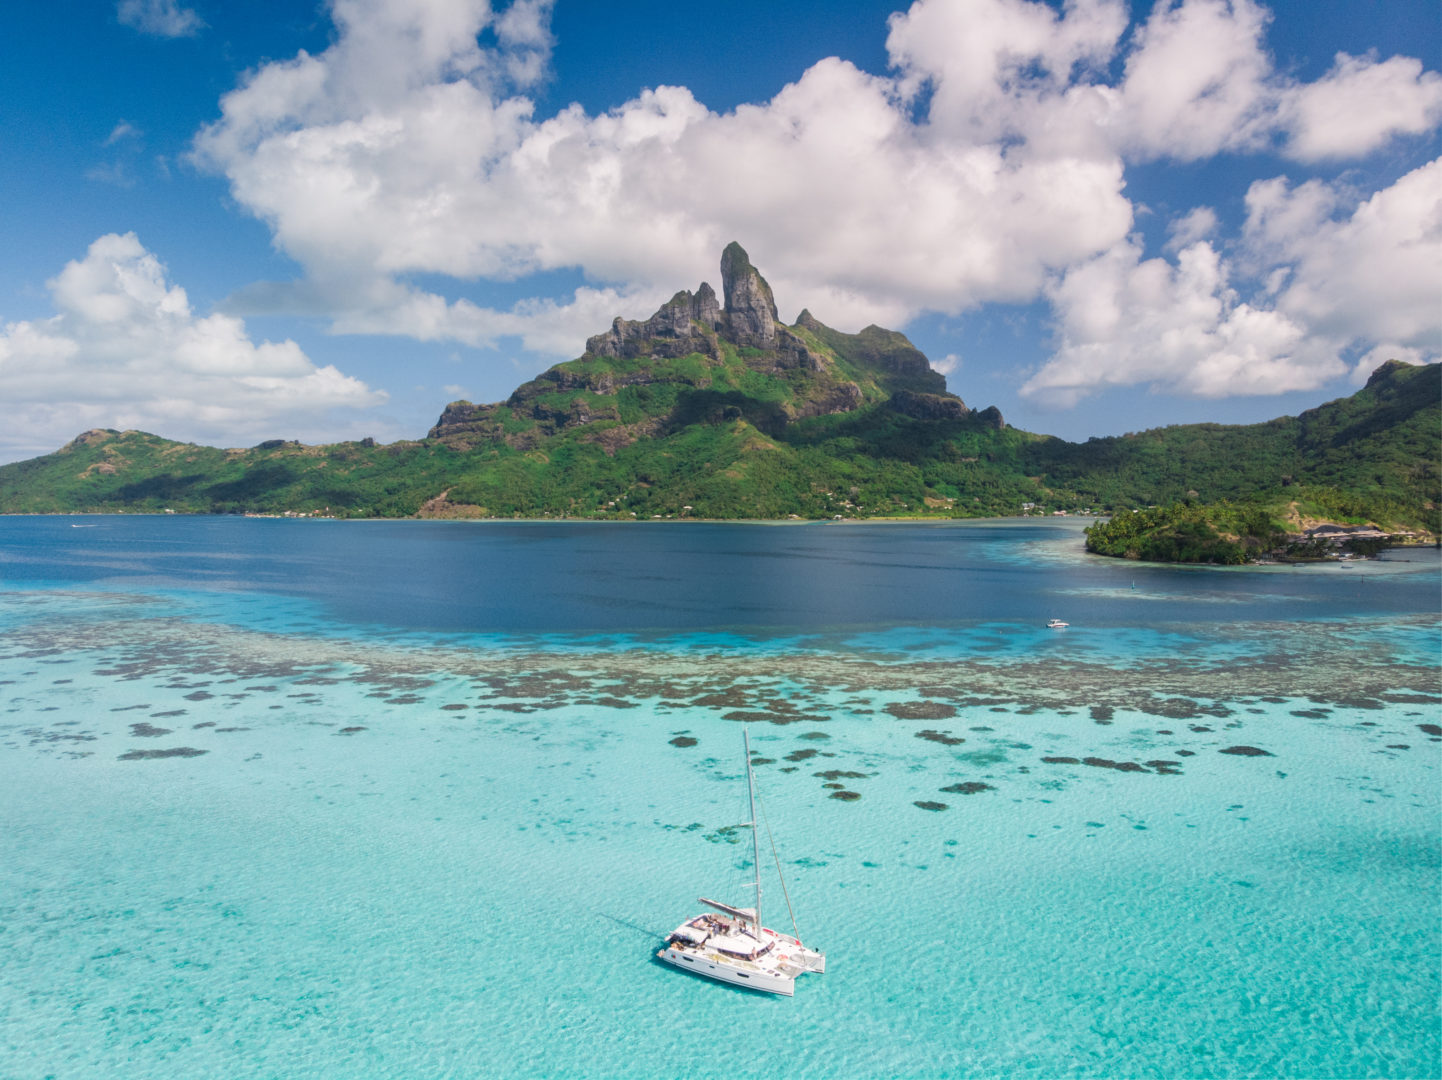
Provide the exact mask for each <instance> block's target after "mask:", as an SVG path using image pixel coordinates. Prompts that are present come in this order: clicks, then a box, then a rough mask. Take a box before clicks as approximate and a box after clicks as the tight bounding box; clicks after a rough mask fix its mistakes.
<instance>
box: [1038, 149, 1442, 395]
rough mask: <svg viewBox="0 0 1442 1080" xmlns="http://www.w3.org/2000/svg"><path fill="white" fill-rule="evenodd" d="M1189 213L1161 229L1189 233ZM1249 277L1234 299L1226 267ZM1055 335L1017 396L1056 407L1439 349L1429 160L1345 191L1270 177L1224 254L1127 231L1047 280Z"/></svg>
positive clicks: (1437, 208)
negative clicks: (1173, 250) (1137, 390)
mask: <svg viewBox="0 0 1442 1080" xmlns="http://www.w3.org/2000/svg"><path fill="white" fill-rule="evenodd" d="M1196 224H1197V223H1196V212H1195V211H1194V212H1193V213H1192V214H1189V215H1187V216H1186V217H1184V218H1183V219H1181V221H1180V222H1179V223H1178V226H1177V230H1176V235H1178V236H1185V235H1187V234H1189V233H1194V232H1195V231H1196ZM1237 278H1241V279H1244V280H1246V281H1251V282H1255V283H1256V284H1255V285H1254V286H1253V287H1252V289H1251V295H1250V297H1249V298H1247V297H1244V296H1243V294H1242V290H1241V288H1239V287H1238V284H1237V283H1235V282H1234V279H1237ZM1050 298H1051V301H1052V304H1053V307H1054V309H1055V311H1056V313H1057V318H1058V323H1059V337H1060V344H1059V348H1058V349H1057V352H1056V354H1055V355H1054V356H1053V357H1052V358H1051V359H1050V360H1049V361H1048V362H1047V363H1046V364H1044V365H1043V366H1042V368H1041V369H1040V370H1039V371H1038V372H1036V373H1035V374H1034V375H1033V376H1032V377H1031V379H1030V380H1029V381H1028V382H1027V383H1026V385H1025V386H1024V388H1023V390H1022V392H1023V394H1027V395H1034V396H1036V397H1037V398H1039V399H1040V400H1043V401H1051V402H1054V403H1056V404H1059V405H1069V404H1073V403H1075V402H1076V401H1077V400H1079V399H1080V398H1081V397H1083V396H1085V395H1087V394H1089V393H1092V392H1094V391H1096V390H1099V389H1101V388H1104V387H1106V386H1109V385H1136V384H1147V385H1150V386H1152V387H1154V388H1157V389H1162V390H1168V391H1173V392H1179V393H1187V394H1196V395H1201V396H1205V397H1218V396H1224V395H1230V394H1276V393H1282V392H1285V391H1288V390H1306V389H1312V388H1314V387H1317V386H1320V385H1322V383H1324V382H1326V381H1327V380H1328V379H1331V378H1334V377H1336V376H1338V375H1340V374H1343V373H1344V372H1345V371H1346V370H1347V369H1348V361H1347V356H1348V354H1357V355H1359V356H1360V359H1359V360H1357V361H1355V362H1354V364H1353V366H1352V370H1353V372H1354V375H1355V377H1357V378H1359V379H1365V378H1366V376H1367V374H1369V373H1370V372H1371V370H1372V369H1373V368H1375V367H1376V365H1377V364H1379V363H1381V362H1382V361H1383V360H1386V359H1389V358H1396V359H1401V360H1408V361H1410V362H1420V361H1427V360H1431V359H1433V358H1435V357H1436V356H1438V354H1439V353H1442V161H1434V162H1431V163H1430V164H1428V165H1425V166H1423V167H1422V168H1419V169H1417V170H1415V171H1413V172H1411V173H1409V174H1407V175H1406V176H1403V177H1402V178H1401V179H1400V180H1398V181H1397V182H1396V183H1395V184H1393V185H1392V186H1390V187H1388V188H1385V189H1383V190H1382V191H1379V192H1377V193H1376V194H1374V195H1372V196H1371V197H1370V198H1367V199H1364V200H1362V201H1361V202H1351V203H1349V202H1348V195H1347V193H1346V191H1345V189H1344V188H1343V187H1342V186H1341V185H1335V184H1328V183H1324V182H1322V181H1318V180H1312V181H1308V182H1307V183H1305V184H1301V185H1299V186H1297V187H1292V186H1291V185H1290V184H1289V183H1288V181H1287V179H1286V178H1285V177H1277V178H1275V179H1272V180H1266V181H1261V182H1258V183H1255V184H1253V185H1252V187H1251V189H1250V190H1249V191H1248V193H1247V221H1246V225H1245V227H1244V229H1243V237H1242V245H1241V247H1240V249H1239V250H1238V252H1237V255H1236V257H1235V258H1234V259H1227V258H1224V257H1223V256H1222V255H1221V254H1220V253H1219V252H1218V251H1217V250H1216V249H1214V248H1213V246H1212V245H1211V244H1210V243H1209V242H1207V241H1204V240H1197V241H1194V242H1192V243H1190V244H1188V245H1186V246H1183V247H1182V248H1181V250H1180V251H1179V252H1178V254H1177V256H1176V261H1175V262H1170V261H1168V260H1167V259H1163V258H1155V259H1145V258H1143V256H1142V250H1141V248H1140V246H1139V245H1138V244H1137V242H1136V241H1134V240H1128V241H1126V242H1125V243H1123V244H1120V245H1118V246H1117V247H1115V248H1113V249H1112V250H1110V251H1108V252H1106V253H1105V254H1103V255H1101V256H1099V257H1097V258H1095V259H1093V260H1091V261H1089V262H1087V263H1084V264H1082V265H1080V266H1077V267H1075V268H1072V269H1070V270H1068V271H1067V272H1066V273H1065V274H1064V275H1062V276H1061V277H1060V278H1059V279H1057V281H1055V282H1054V283H1053V285H1052V288H1051V292H1050Z"/></svg>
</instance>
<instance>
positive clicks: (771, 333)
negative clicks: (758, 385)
mask: <svg viewBox="0 0 1442 1080" xmlns="http://www.w3.org/2000/svg"><path fill="white" fill-rule="evenodd" d="M721 291H722V294H723V295H724V296H725V297H726V329H727V331H728V333H727V337H728V338H729V339H730V340H731V341H734V342H735V343H736V344H737V345H750V346H751V347H753V348H757V349H774V348H775V347H776V325H777V323H778V322H779V321H780V320H779V318H778V316H777V314H776V299H775V297H773V296H772V295H771V286H770V285H768V284H767V283H766V279H765V278H764V277H762V276H761V274H760V272H759V271H757V269H756V267H754V266H752V265H751V260H750V259H749V258H748V257H747V255H746V252H745V250H744V249H743V248H742V247H741V245H740V244H738V243H736V241H734V240H733V241H731V243H729V244H727V245H726V250H725V251H723V252H722V253H721Z"/></svg>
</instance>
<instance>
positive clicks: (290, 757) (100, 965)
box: [0, 594, 1442, 1080]
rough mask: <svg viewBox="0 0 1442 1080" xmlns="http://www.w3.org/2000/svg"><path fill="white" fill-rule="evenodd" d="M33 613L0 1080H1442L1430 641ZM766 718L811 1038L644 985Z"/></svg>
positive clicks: (727, 849) (739, 850)
mask: <svg viewBox="0 0 1442 1080" xmlns="http://www.w3.org/2000/svg"><path fill="white" fill-rule="evenodd" d="M7 603H8V604H10V605H11V607H10V609H9V612H8V613H9V616H10V618H9V619H8V621H6V622H5V623H4V624H3V625H4V626H5V631H4V634H3V638H0V679H3V680H5V681H4V682H3V683H0V772H3V775H4V777H5V780H4V783H3V784H0V817H3V821H4V822H5V829H4V830H3V831H0V1076H3V1077H6V1078H25V1080H29V1078H40V1077H67V1078H68V1077H73V1078H82V1077H83V1078H91V1077H100V1076H104V1077H109V1078H113V1080H131V1078H142V1077H155V1078H161V1077H165V1078H171V1077H199V1076H215V1077H220V1076H224V1077H233V1078H249V1077H287V1078H290V1077H417V1076H426V1077H476V1076H551V1077H649V1076H654V1077H678V1076H687V1077H713V1076H714V1077H723V1076H724V1077H737V1076H758V1077H788V1078H790V1077H837V1076H847V1077H872V1076H874V1077H883V1076H885V1077H942V1076H955V1077H969V1076H985V1077H992V1076H1006V1077H1055V1076H1106V1077H1179V1076H1197V1077H1201V1076H1207V1077H1242V1076H1294V1077H1324V1076H1399V1077H1400V1076H1432V1075H1437V1074H1438V1073H1439V1071H1442V1060H1439V1056H1442V1042H1439V1016H1438V1000H1439V991H1442V986H1439V975H1438V973H1439V963H1442V953H1439V933H1438V920H1437V912H1438V909H1439V902H1442V895H1439V843H1438V832H1439V830H1438V823H1439V806H1438V790H1439V785H1438V758H1439V753H1438V751H1439V745H1442V744H1439V741H1438V735H1439V734H1442V732H1438V731H1437V730H1436V729H1435V728H1434V727H1431V725H1436V724H1437V723H1438V722H1439V716H1438V711H1439V710H1438V704H1437V702H1438V696H1437V691H1438V688H1437V686H1436V685H1435V684H1436V671H1435V664H1432V663H1429V662H1427V660H1426V658H1427V656H1428V654H1429V651H1430V650H1432V648H1433V646H1434V645H1435V640H1436V625H1435V620H1417V619H1414V620H1412V622H1410V623H1406V622H1403V623H1398V622H1397V621H1391V622H1389V623H1388V624H1386V625H1381V624H1379V625H1377V626H1375V627H1373V628H1372V629H1371V632H1370V633H1371V636H1370V637H1369V636H1368V631H1367V628H1366V627H1362V628H1361V629H1359V627H1358V626H1357V625H1347V626H1342V625H1337V626H1328V625H1324V624H1317V625H1314V626H1311V627H1309V628H1307V632H1306V634H1305V635H1304V634H1302V633H1300V632H1289V631H1288V630H1287V629H1286V628H1278V627H1253V628H1251V630H1249V631H1247V632H1246V633H1244V634H1241V636H1236V635H1233V636H1232V637H1231V638H1229V639H1228V640H1226V641H1220V640H1218V641H1212V642H1209V643H1207V644H1206V647H1201V646H1200V645H1198V644H1197V643H1195V642H1192V643H1191V645H1190V646H1188V643H1187V642H1185V641H1184V640H1183V639H1181V638H1178V637H1176V636H1175V635H1171V636H1168V635H1161V636H1159V637H1157V638H1155V639H1154V640H1152V642H1151V645H1150V646H1148V645H1147V644H1146V643H1145V642H1143V641H1142V640H1141V639H1140V638H1138V639H1136V640H1132V641H1130V643H1129V644H1127V645H1126V651H1125V654H1122V653H1118V652H1117V651H1116V649H1117V648H1118V646H1116V645H1115V644H1114V643H1115V641H1116V640H1117V638H1116V637H1115V636H1113V637H1112V639H1111V640H1112V642H1113V644H1111V645H1108V646H1107V647H1106V648H1102V647H1100V646H1097V647H1093V645H1092V644H1091V643H1089V642H1088V639H1087V637H1086V634H1085V631H1082V632H1081V633H1080V634H1078V633H1076V632H1075V631H1074V632H1072V637H1071V638H1070V639H1069V640H1068V642H1067V644H1066V645H1065V647H1062V646H1057V645H1054V644H1053V643H1052V641H1051V640H1048V639H1045V638H1043V637H1042V636H1041V635H1040V634H1036V633H1035V632H1034V631H1032V630H1029V629H1023V628H1018V627H1006V626H994V627H985V628H980V629H978V630H976V631H975V632H974V633H975V636H974V639H973V640H972V641H971V642H970V643H969V644H970V646H972V647H974V648H973V650H972V652H971V654H970V655H969V657H958V656H950V657H940V656H938V655H936V654H935V651H934V650H933V651H930V652H929V651H928V648H927V645H926V642H925V641H923V640H920V639H911V640H907V639H904V638H902V637H897V638H894V639H893V640H891V642H890V645H891V646H892V647H891V648H890V649H880V648H874V649H869V650H868V651H847V650H845V649H844V648H839V647H832V648H828V649H824V650H823V649H814V648H813V649H809V650H808V649H800V648H791V647H788V648H780V647H777V648H773V649H764V648H763V649H752V650H730V651H721V650H714V649H708V648H707V647H706V646H705V643H704V642H701V643H698V642H696V641H691V642H689V643H687V644H686V645H685V646H684V647H681V646H679V645H678V646H677V647H674V648H671V647H667V645H666V644H665V643H664V642H662V643H655V642H652V643H649V644H647V645H646V646H645V647H639V646H634V645H629V646H628V645H626V644H625V643H620V644H618V643H615V642H611V643H598V642H590V643H588V642H586V641H584V640H577V641H575V642H572V643H570V644H569V645H568V646H567V647H565V648H558V647H554V643H552V646H551V647H548V648H544V649H540V648H535V647H533V645H527V644H525V643H513V644H512V645H510V646H508V647H500V646H496V647H484V646H481V645H477V644H475V643H471V644H468V645H462V644H456V643H454V642H451V643H446V642H440V641H437V642H434V643H432V645H431V646H430V647H422V644H420V643H418V642H417V641H416V640H407V641H392V642H387V641H383V640H378V639H372V640H357V639H347V638H344V637H338V636H332V637H320V636H317V635H315V634H313V633H302V632H299V631H298V632H296V633H295V634H293V635H287V634H286V633H284V632H279V631H258V630H255V629H253V628H251V629H245V628H242V627H238V626H236V625H224V624H221V623H206V622H199V621H196V620H195V619H193V618H174V617H166V616H164V615H163V613H157V612H156V611H155V610H152V609H151V607H148V606H147V605H145V604H137V603H133V602H131V601H129V600H125V599H124V598H120V597H116V596H98V595H97V596H89V597H87V596H84V595H64V596H62V595H59V594H33V595H28V596H19V595H11V596H9V597H8V598H7ZM22 609H23V610H22ZM37 611H38V614H37ZM97 612H100V614H101V615H103V617H97V614H96V613H97ZM39 615H45V616H46V617H39ZM1026 634H1033V635H1034V638H1035V640H1032V639H1030V638H1026V637H1025V635H1026ZM1248 635H1250V636H1248ZM1008 639H1009V640H1010V642H1011V644H1010V645H1008V644H1007V642H1008ZM988 641H991V642H992V644H991V645H990V646H988V644H987V642H988ZM1018 642H1020V644H1017V643H1018ZM873 644H875V643H873ZM1109 649H1110V650H1111V651H1108V650H1109ZM988 650H990V651H988ZM1348 650H1351V651H1350V652H1348ZM1339 656H1342V657H1343V661H1344V662H1338V657H1339ZM743 722H749V723H750V724H751V733H752V742H753V746H754V748H755V750H756V753H757V758H758V761H757V772H758V777H759V783H760V784H761V785H762V794H763V797H764V804H765V807H766V813H767V817H768V819H769V821H770V822H771V824H772V826H773V827H774V830H775V833H776V837H777V840H778V842H779V843H780V845H781V848H782V853H783V856H784V857H785V858H787V859H788V860H789V862H788V863H787V868H788V872H789V878H790V884H791V896H792V899H793V901H794V902H795V906H796V908H797V915H798V919H799V927H800V931H801V935H802V937H803V939H804V940H806V941H807V942H808V943H809V944H812V945H814V946H817V947H820V948H823V949H825V950H826V952H827V953H828V956H829V971H828V974H827V975H825V976H823V977H807V978H805V979H803V980H802V981H801V983H800V984H799V985H798V988H797V995H796V997H795V998H794V999H790V1000H785V999H776V998H771V997H767V996H761V995H755V994H750V993H747V992H744V991H739V990H734V989H731V988H728V987H725V986H721V985H719V984H714V983H710V982H705V981H702V980H699V979H693V978H689V977H687V976H685V975H684V974H681V973H678V972H676V971H675V970H673V969H671V968H669V967H666V966H664V965H661V964H659V963H657V962H655V961H654V960H653V959H652V954H653V953H654V951H655V950H656V948H657V947H658V946H659V944H660V940H661V938H662V937H663V936H664V934H665V933H666V932H667V931H668V930H669V929H671V928H672V927H673V926H674V925H675V924H676V923H677V922H679V921H680V920H681V919H682V918H683V917H686V916H688V915H690V914H692V913H693V912H694V910H695V908H696V905H695V898H696V897H697V896H700V895H716V894H718V893H721V894H728V895H737V894H738V890H737V888H736V886H737V884H738V883H740V882H744V881H746V880H750V878H749V876H748V873H747V868H746V863H747V856H748V854H749V843H745V842H743V841H745V840H746V839H747V837H746V834H745V832H744V830H737V829H735V828H733V826H734V825H735V824H736V823H737V822H740V821H743V820H745V810H744V805H743V797H744V796H743V790H742V787H741V784H740V777H741V761H740V745H741V732H740V725H741V723H743ZM768 902H769V903H770V904H771V905H772V906H771V908H770V911H771V913H772V916H774V917H768V921H769V922H772V924H773V925H785V921H786V917H785V911H784V904H782V903H781V899H780V896H779V892H778V891H777V890H776V889H774V888H770V891H769V892H768Z"/></svg>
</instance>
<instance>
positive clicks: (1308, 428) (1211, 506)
mask: <svg viewBox="0 0 1442 1080" xmlns="http://www.w3.org/2000/svg"><path fill="white" fill-rule="evenodd" d="M720 269H721V281H722V292H721V295H720V296H718V295H717V293H716V291H715V290H714V289H713V288H712V287H711V286H710V285H709V284H706V283H702V284H701V285H700V286H699V288H697V289H696V291H695V292H691V291H689V290H682V291H680V292H678V293H676V295H675V296H673V297H672V298H671V300H669V301H668V302H667V303H666V304H664V305H663V306H662V307H661V308H660V310H658V311H657V312H656V313H655V314H654V315H652V316H651V317H650V318H649V319H646V320H644V321H637V320H627V319H621V318H617V319H616V320H615V321H614V322H613V324H612V325H611V327H610V329H608V330H606V331H604V332H603V333H600V334H597V335H595V336H594V337H592V338H590V339H589V340H588V341H587V342H586V349H585V352H584V353H583V354H582V355H581V356H580V357H578V358H576V359H575V360H571V361H568V362H566V363H561V364H557V365H555V366H554V367H552V368H550V369H549V370H547V371H545V372H543V373H542V374H541V375H539V376H537V377H536V378H534V379H532V380H530V381H529V382H527V383H524V384H523V385H521V386H520V387H518V388H517V389H516V390H515V391H514V392H513V393H512V394H511V395H510V397H508V398H507V399H506V400H505V401H503V402H496V403H493V404H481V405H477V404H472V403H471V402H469V401H454V402H451V403H450V404H449V405H447V406H446V407H445V409H444V411H443V412H442V413H441V415H440V417H439V419H438V420H437V422H436V424H435V426H434V427H432V428H431V430H430V432H429V433H428V434H427V435H426V436H425V437H424V438H422V439H416V440H405V441H401V442H395V443H390V444H384V445H383V444H378V443H376V442H375V441H374V440H372V439H363V440H360V441H357V442H345V443H336V444H331V445H320V446H311V445H303V444H301V443H299V442H295V441H291V440H286V439H274V440H269V441H266V442H262V443H260V444H259V445H257V446H253V447H249V448H244V449H220V448H216V447H208V446H199V445H195V444H192V443H180V442H174V441H171V440H168V439H165V438H162V437H160V436H157V435H153V434H148V433H145V432H139V431H125V432H121V431H113V430H92V431H87V432H85V433H83V434H81V435H79V436H77V437H76V438H75V439H74V440H72V441H71V442H70V443H68V444H67V445H65V446H64V447H62V448H61V449H59V450H58V451H56V452H55V453H53V454H47V455H45V456H42V457H38V458H33V459H31V460H28V461H21V462H16V463H13V464H10V465H5V466H0V512H3V513H11V514H15V513H29V514H37V513H39V514H44V513H117V512H126V513H135V512H149V513H161V512H166V511H169V512H174V513H220V514H240V513H251V514H277V515H279V514H288V515H292V516H328V517H421V518H520V517H525V518H580V519H597V520H627V521H629V520H653V519H682V518H705V519H713V520H714V519H719V520H737V519H771V520H777V519H779V520H790V519H796V520H836V519H866V518H871V519H875V518H908V519H946V518H970V517H996V516H1015V515H1043V514H1044V515H1051V514H1058V513H1068V514H1075V513H1081V514H1093V515H1096V516H1098V517H1107V518H1109V519H1110V520H1109V521H1108V522H1106V523H1098V524H1097V525H1095V526H1093V527H1092V528H1091V529H1089V530H1088V540H1087V543H1088V547H1089V549H1090V550H1092V551H1096V552H1099V553H1101V554H1107V555H1118V556H1123V557H1130V558H1144V559H1160V560H1167V561H1194V562H1224V563H1227V562H1243V561H1249V560H1251V559H1254V558H1256V557H1258V556H1260V555H1265V554H1268V553H1272V552H1290V553H1291V554H1293V555H1305V554H1307V553H1309V552H1310V553H1311V554H1314V555H1315V554H1325V553H1326V552H1328V551H1331V550H1333V549H1334V548H1335V547H1336V546H1337V544H1338V543H1339V542H1340V543H1352V544H1353V545H1354V550H1359V551H1361V550H1364V549H1365V545H1366V544H1367V543H1371V544H1373V545H1379V544H1386V543H1392V542H1397V541H1406V542H1426V543H1432V542H1435V541H1436V538H1437V536H1438V535H1439V534H1442V511H1439V507H1442V470H1439V459H1442V404H1439V403H1442V366H1439V365H1412V364H1405V363H1401V362H1398V361H1390V362H1388V363H1386V364H1383V365H1382V366H1381V367H1379V368H1378V369H1377V370H1376V371H1375V372H1374V373H1373V375H1372V376H1371V378H1370V379H1369V380H1368V382H1367V384H1366V386H1364V387H1363V388H1362V389H1360V390H1359V391H1358V392H1357V393H1355V394H1353V395H1351V396H1350V397H1346V398H1342V399H1339V400H1337V401H1332V402H1328V403H1327V404H1324V405H1321V406H1319V407H1318V408H1316V409H1311V410H1309V411H1307V412H1304V413H1302V414H1301V415H1299V416H1295V417H1280V418H1278V419H1276V420H1272V421H1268V422H1266V423H1262V424H1252V425H1220V424H1186V425H1174V426H1170V427H1163V428H1155V429H1152V430H1148V431H1142V432H1137V433H1131V434H1127V435H1123V436H1116V437H1108V438H1093V439H1089V440H1087V441H1086V442H1085V443H1071V442H1067V441H1065V440H1062V439H1058V438H1055V437H1052V436H1048V435H1041V434H1034V433H1031V432H1027V431H1022V430H1019V429H1017V428H1013V427H1011V426H1010V425H1008V424H1007V423H1006V421H1005V419H1004V418H1003V417H1002V415H1001V413H1000V412H999V411H998V410H997V409H996V408H995V407H988V408H982V409H974V408H971V407H969V406H968V405H967V404H966V403H965V402H964V401H963V400H962V399H961V398H960V397H958V396H957V395H955V394H953V393H950V392H949V391H948V390H947V385H946V379H945V377H944V376H942V375H941V374H940V373H939V372H937V371H935V370H933V369H932V367H931V364H930V362H929V361H928V359H927V358H926V356H925V355H923V354H922V353H921V352H920V351H919V350H918V349H916V348H915V346H913V345H912V343H911V342H910V341H908V340H907V338H906V337H905V336H904V335H903V334H900V333H897V332H895V331H891V330H884V329H882V328H880V327H877V326H868V327H867V328H866V329H864V330H862V331H860V332H859V333H856V334H848V333H843V332H841V331H838V330H834V329H832V328H830V327H828V326H826V325H824V324H823V323H821V322H820V321H819V320H817V319H816V318H815V317H813V316H812V315H811V314H810V312H808V311H803V312H801V314H800V316H799V317H798V318H797V320H796V322H795V324H793V325H790V326H787V325H785V324H783V323H782V322H781V321H780V319H779V317H778V314H777V307H776V302H775V299H774V296H773V294H772V290H771V287H770V285H769V284H768V283H767V281H766V279H765V278H764V277H762V276H761V274H760V272H759V271H758V270H757V269H756V268H755V267H754V266H752V265H751V262H750V259H749V258H748V257H747V254H746V252H745V251H744V250H743V249H742V248H741V246H740V245H739V244H735V243H733V244H731V245H729V246H728V247H727V248H726V249H725V251H724V252H723V254H722V257H721V267H720ZM1319 529H1320V530H1323V532H1318V530H1319ZM1327 529H1332V530H1339V529H1340V530H1344V531H1345V530H1352V532H1348V533H1346V535H1345V536H1344V537H1343V539H1342V540H1341V541H1338V539H1337V536H1338V534H1337V533H1336V532H1335V531H1334V532H1332V533H1328V534H1327V535H1323V533H1324V532H1326V530H1327ZM1352 533H1355V535H1353V534H1352ZM1308 545H1310V547H1308ZM1355 545H1362V547H1357V546H1355Z"/></svg>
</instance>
